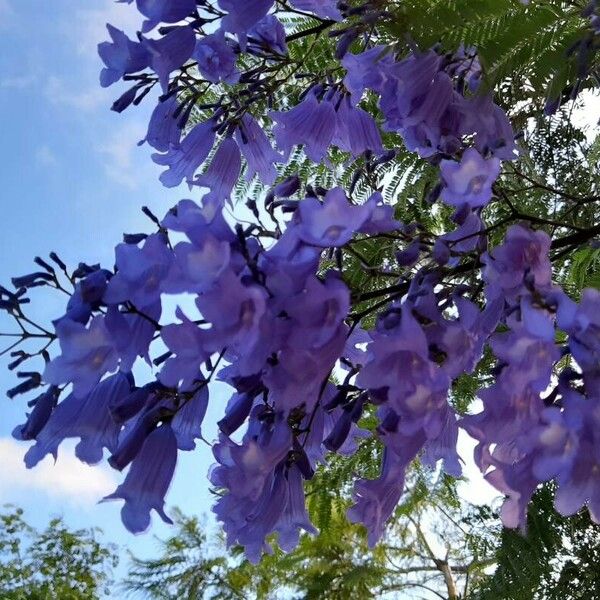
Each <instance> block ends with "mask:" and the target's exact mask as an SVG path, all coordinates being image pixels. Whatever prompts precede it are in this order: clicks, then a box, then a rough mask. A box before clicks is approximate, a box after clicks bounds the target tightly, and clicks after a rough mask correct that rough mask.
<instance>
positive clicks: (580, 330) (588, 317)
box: [557, 288, 600, 389]
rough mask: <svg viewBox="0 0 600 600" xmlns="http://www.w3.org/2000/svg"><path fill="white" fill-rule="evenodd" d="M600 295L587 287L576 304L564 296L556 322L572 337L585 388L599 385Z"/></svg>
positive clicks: (573, 348) (572, 352) (570, 342)
mask: <svg viewBox="0 0 600 600" xmlns="http://www.w3.org/2000/svg"><path fill="white" fill-rule="evenodd" d="M599 315H600V292H599V291H598V290H595V289H592V288H586V289H584V290H583V293H582V294H581V301H580V303H579V304H576V303H575V302H573V301H572V300H570V299H569V298H567V297H566V295H562V298H561V301H560V304H559V307H558V313H557V319H558V325H559V327H560V328H561V329H562V330H564V331H566V332H567V333H568V334H569V348H570V350H571V354H572V355H573V358H574V359H575V360H576V361H577V364H578V365H579V366H580V367H581V369H582V371H583V376H584V380H585V382H586V386H588V387H589V388H590V389H595V388H597V387H598V385H599V384H600V318H599Z"/></svg>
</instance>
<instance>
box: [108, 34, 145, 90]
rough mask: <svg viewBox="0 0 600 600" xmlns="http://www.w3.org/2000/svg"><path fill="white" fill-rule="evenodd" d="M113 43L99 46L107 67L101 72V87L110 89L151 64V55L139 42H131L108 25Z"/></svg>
mask: <svg viewBox="0 0 600 600" xmlns="http://www.w3.org/2000/svg"><path fill="white" fill-rule="evenodd" d="M106 28H107V29H108V33H109V34H110V37H111V38H112V40H113V41H112V42H102V43H101V44H98V54H99V55H100V58H101V59H102V62H103V63H104V64H105V65H106V67H105V68H104V69H102V71H101V72H100V85H102V87H108V86H109V85H112V84H113V83H115V81H118V80H119V79H121V77H123V75H127V74H129V73H137V72H138V71H142V70H143V69H145V68H146V67H147V66H148V65H149V64H150V58H151V57H150V53H149V52H148V50H147V49H146V48H145V47H144V45H143V44H141V43H139V42H133V41H132V40H130V39H129V38H128V37H127V36H126V35H125V34H124V33H123V32H122V31H121V30H120V29H117V28H116V27H113V26H112V25H107V26H106Z"/></svg>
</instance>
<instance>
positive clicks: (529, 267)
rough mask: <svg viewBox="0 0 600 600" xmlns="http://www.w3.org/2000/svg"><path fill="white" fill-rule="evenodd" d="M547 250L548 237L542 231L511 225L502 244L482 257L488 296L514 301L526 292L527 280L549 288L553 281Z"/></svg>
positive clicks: (538, 287) (539, 286)
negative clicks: (502, 297)
mask: <svg viewBox="0 0 600 600" xmlns="http://www.w3.org/2000/svg"><path fill="white" fill-rule="evenodd" d="M549 251H550V238H549V237H548V235H547V234H546V233H544V232H543V231H533V230H531V229H529V228H527V227H524V226H522V225H513V226H511V227H510V228H509V229H508V231H507V233H506V237H505V240H504V243H503V244H502V245H500V246H498V247H496V248H494V249H493V250H492V251H491V252H490V253H486V254H484V255H483V257H482V261H483V263H484V264H485V268H484V270H483V279H484V281H485V283H486V296H487V298H488V299H493V298H496V297H498V296H504V297H505V298H507V299H509V300H514V299H515V298H516V297H517V296H519V295H520V294H524V293H527V287H526V286H525V282H526V280H527V283H528V285H533V286H534V287H535V288H536V289H538V290H539V291H547V290H549V289H550V286H551V284H552V265H551V264H550V259H549V258H548V252H549Z"/></svg>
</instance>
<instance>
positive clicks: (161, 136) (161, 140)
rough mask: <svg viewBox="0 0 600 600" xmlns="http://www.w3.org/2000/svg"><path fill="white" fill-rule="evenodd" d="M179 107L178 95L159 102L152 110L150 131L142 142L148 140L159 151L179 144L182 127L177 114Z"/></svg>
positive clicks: (164, 150) (167, 149) (165, 150)
mask: <svg viewBox="0 0 600 600" xmlns="http://www.w3.org/2000/svg"><path fill="white" fill-rule="evenodd" d="M178 108H179V103H178V102H177V96H176V95H174V96H171V97H170V98H169V99H167V100H163V101H162V102H159V103H158V104H157V105H156V108H155V109H154V110H153V111H152V116H151V117H150V123H149V124H148V133H147V134H146V137H145V138H144V139H143V140H142V141H141V142H140V144H143V143H144V142H148V143H149V144H150V145H151V146H152V147H153V148H154V149H155V150H158V151H159V152H167V151H169V150H170V149H171V148H174V147H176V146H178V145H179V140H180V138H181V129H182V128H181V127H180V125H179V116H176V112H177V110H178Z"/></svg>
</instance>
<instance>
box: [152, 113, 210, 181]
mask: <svg viewBox="0 0 600 600" xmlns="http://www.w3.org/2000/svg"><path fill="white" fill-rule="evenodd" d="M214 126H215V123H214V121H212V120H209V121H204V123H198V125H195V126H194V128H193V129H192V130H191V131H190V132H189V133H188V134H187V135H186V136H185V138H183V141H182V142H181V144H179V145H178V146H176V147H171V148H170V149H169V151H168V152H167V153H166V154H153V155H152V160H153V161H154V162H155V163H156V164H158V165H163V166H166V167H169V168H168V170H167V171H165V172H164V173H163V174H162V175H161V176H160V180H161V181H162V183H163V185H165V186H166V187H175V186H177V185H179V184H180V183H181V182H182V181H183V179H184V178H185V179H186V180H187V182H188V183H190V184H191V183H192V182H193V178H194V173H195V172H196V171H197V170H198V168H199V167H200V165H201V164H202V163H203V162H204V160H205V159H206V157H207V156H208V154H209V153H210V151H211V150H212V147H213V144H214V141H215V132H214Z"/></svg>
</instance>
